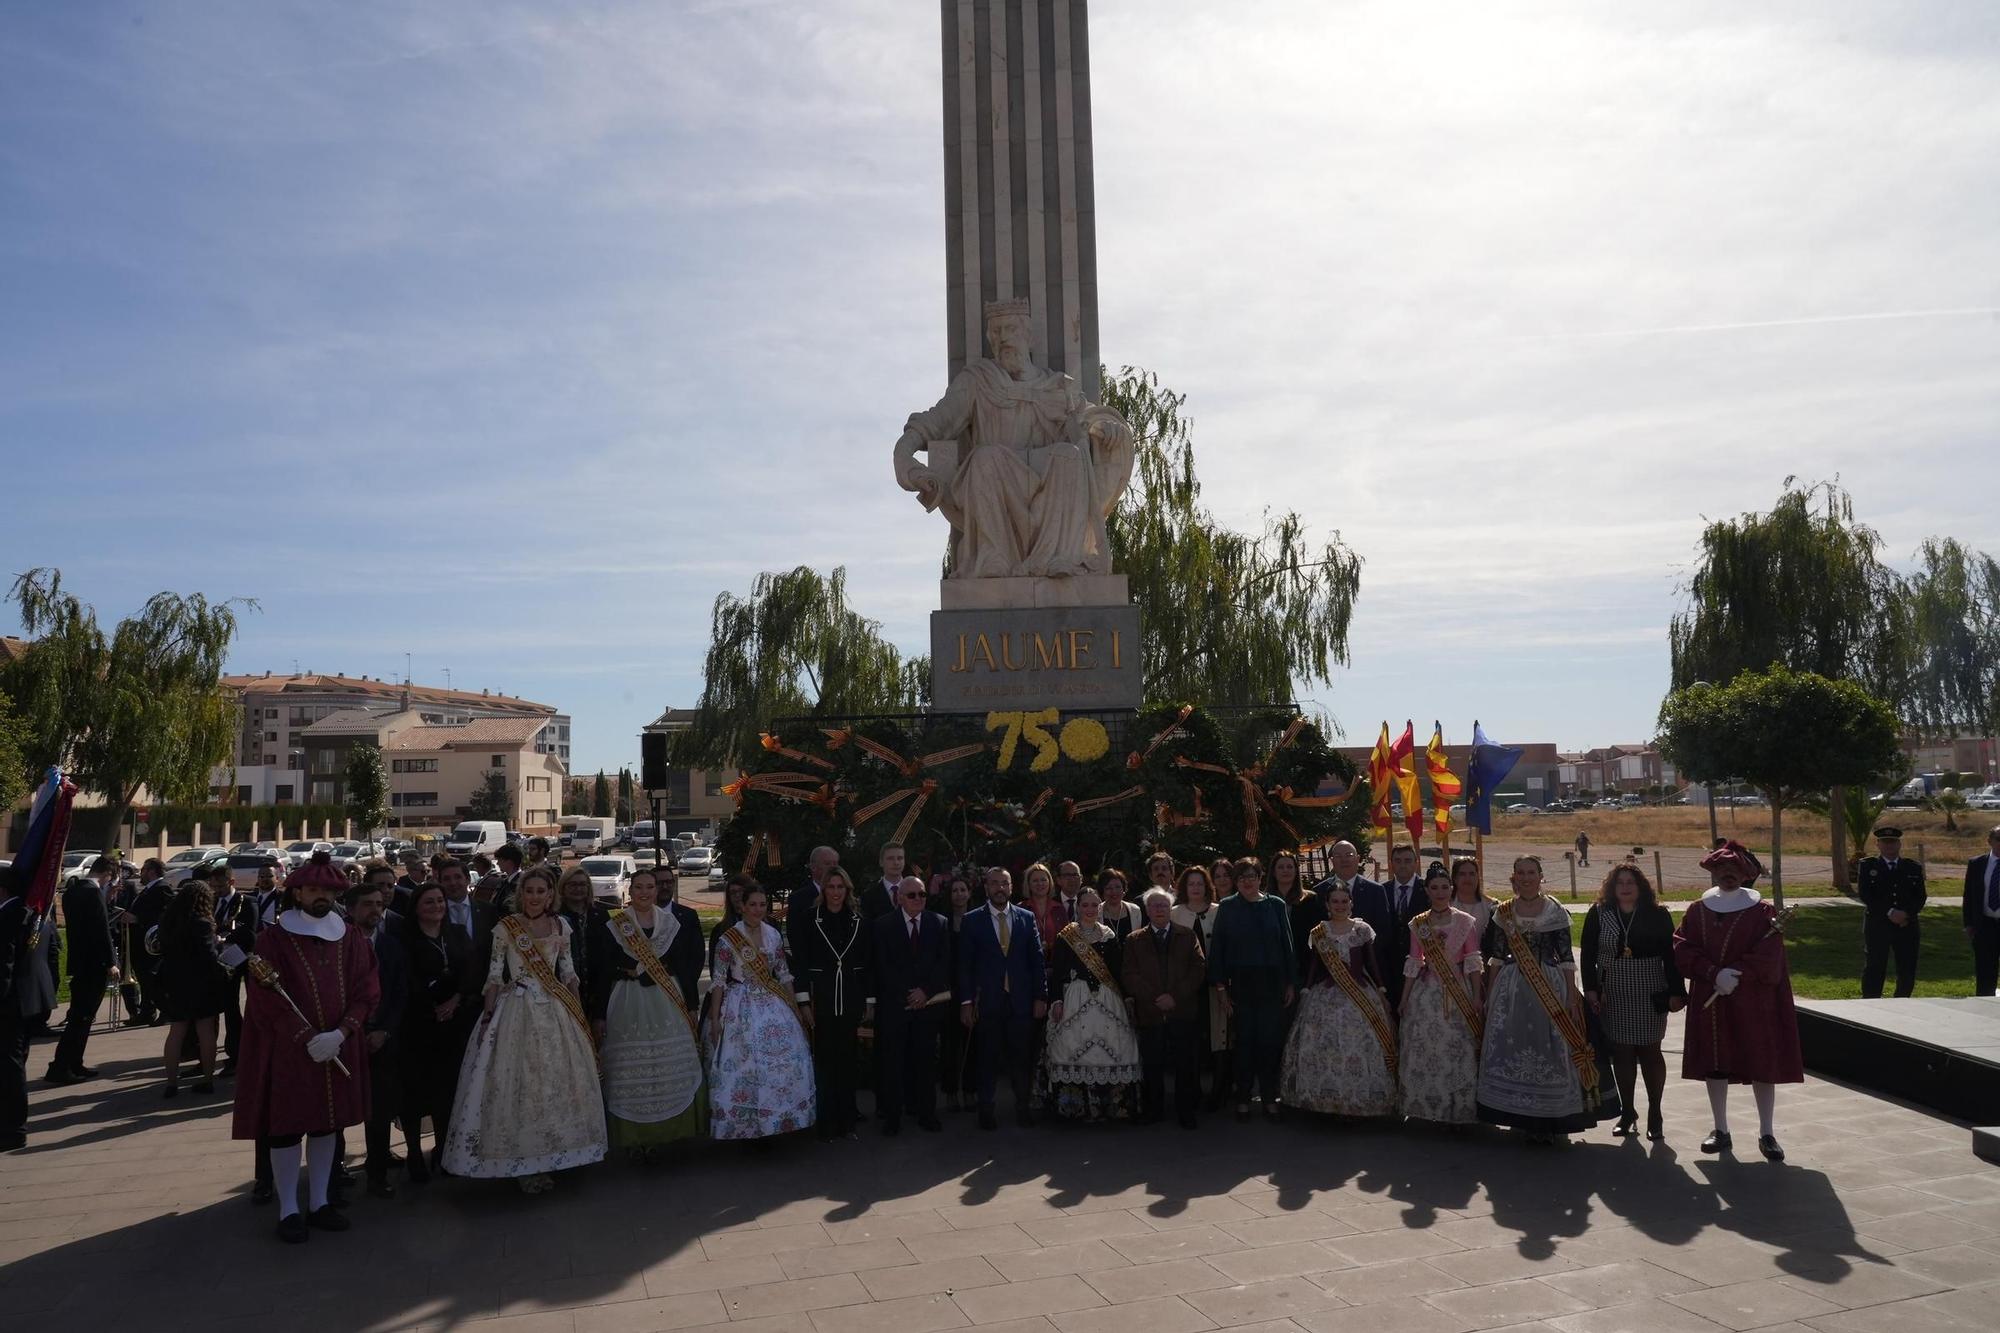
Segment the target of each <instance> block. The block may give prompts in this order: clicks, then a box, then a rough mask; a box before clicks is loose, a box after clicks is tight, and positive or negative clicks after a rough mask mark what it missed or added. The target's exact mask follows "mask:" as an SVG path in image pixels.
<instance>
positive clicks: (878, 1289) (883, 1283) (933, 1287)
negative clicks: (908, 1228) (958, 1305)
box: [858, 1255, 1007, 1301]
mask: <svg viewBox="0 0 2000 1333" xmlns="http://www.w3.org/2000/svg"><path fill="white" fill-rule="evenodd" d="M858 1276H859V1277H860V1279H861V1285H862V1286H864V1287H866V1288H868V1294H869V1295H871V1296H873V1297H874V1298H875V1299H876V1300H878V1301H890V1300H898V1299H901V1298H902V1297H904V1296H923V1295H929V1294H931V1293H934V1292H942V1293H944V1294H946V1295H950V1294H951V1293H952V1292H955V1291H970V1290H972V1289H973V1288H974V1287H997V1286H1000V1285H1001V1284H1002V1283H1004V1282H1006V1280H1007V1279H1006V1278H1004V1277H1001V1276H1000V1273H999V1271H998V1270H997V1269H995V1268H994V1267H993V1265H992V1263H991V1262H989V1261H988V1260H986V1259H984V1258H982V1257H980V1256H978V1255H973V1256H972V1257H971V1258H967V1259H933V1260H930V1261H928V1262H926V1263H920V1264H909V1265H907V1266H905V1267H902V1268H875V1269H870V1270H868V1271H866V1272H864V1273H860V1274H858Z"/></svg>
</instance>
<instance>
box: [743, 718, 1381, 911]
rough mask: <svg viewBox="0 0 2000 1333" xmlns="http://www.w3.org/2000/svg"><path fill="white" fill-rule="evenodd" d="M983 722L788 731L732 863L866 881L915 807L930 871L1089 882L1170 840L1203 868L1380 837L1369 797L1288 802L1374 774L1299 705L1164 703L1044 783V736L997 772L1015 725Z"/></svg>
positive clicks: (767, 768) (913, 841)
mask: <svg viewBox="0 0 2000 1333" xmlns="http://www.w3.org/2000/svg"><path fill="white" fill-rule="evenodd" d="M985 720H986V719H983V718H976V717H963V716H946V717H934V718H928V719H924V720H922V721H920V722H919V723H917V724H916V725H915V726H914V727H912V726H906V725H905V724H904V723H902V722H899V721H895V720H890V719H872V720H869V721H864V722H858V723H852V724H846V725H844V726H841V727H834V728H827V727H822V726H821V725H819V724H818V723H815V722H813V721H811V720H793V721H789V722H786V723H782V724H780V725H779V726H777V727H776V728H774V729H773V730H772V732H771V733H770V734H769V735H768V736H767V738H766V740H765V747H766V748H765V749H764V750H763V751H762V752H761V753H760V754H759V755H757V756H756V760H755V762H754V763H753V764H752V765H750V766H749V767H748V768H746V769H745V770H744V779H745V780H743V781H740V783H739V786H740V790H738V791H736V792H735V795H736V798H737V802H738V806H737V811H736V814H735V815H734V817H732V818H731V819H730V820H729V821H728V822H727V823H726V824H725V825H724V827H723V830H722V833H721V837H720V838H719V840H718V842H719V845H720V850H721V852H722V856H723V861H724V864H726V865H729V866H731V867H732V868H735V867H743V868H745V869H747V870H748V871H749V872H750V873H751V874H753V875H755V876H756V877H757V879H758V880H759V881H760V882H761V883H763V884H765V885H766V886H767V887H770V888H772V889H774V890H778V891H781V892H785V891H789V890H791V889H792V888H795V887H797V886H798V885H800V884H802V883H804V882H805V878H806V871H805V866H806V860H807V858H808V857H809V855H810V854H811V852H812V849H813V848H814V847H817V846H820V845H822V844H824V845H827V846H831V847H833V848H835V849H837V850H838V851H839V852H840V855H841V861H842V863H843V864H845V865H846V866H847V867H849V871H850V873H851V874H854V875H856V876H857V878H860V879H864V880H865V879H868V878H871V877H872V872H873V867H874V866H875V864H876V861H877V858H878V855H879V853H880V851H881V848H882V846H883V845H884V844H885V843H887V842H888V841H889V840H890V838H891V837H892V836H893V835H894V834H895V832H896V829H897V828H898V826H899V825H901V824H903V823H904V822H905V820H906V818H908V817H909V814H910V810H911V807H912V806H913V805H914V804H916V803H917V802H918V801H921V803H922V805H921V808H920V809H919V810H917V812H916V815H915V818H914V820H913V821H912V822H911V823H910V826H909V830H908V832H907V833H906V834H905V836H904V838H903V842H904V845H905V847H906V849H907V851H908V854H909V862H910V864H911V865H912V866H913V867H919V868H921V869H923V870H925V871H931V870H939V869H947V868H953V867H958V866H969V865H1006V866H1010V867H1013V868H1016V869H1019V868H1020V867H1023V866H1025V865H1027V864H1029V863H1032V862H1034V861H1038V860H1046V861H1050V862H1053V861H1056V860H1071V861H1075V862H1077V864H1078V865H1079V866H1081V867H1082V868H1083V870H1084V873H1085V874H1086V875H1093V874H1095V873H1096V872H1097V871H1099V870H1101V869H1104V868H1106V867H1117V868H1119V869H1121V870H1124V871H1125V872H1127V874H1129V875H1133V876H1135V877H1136V876H1137V875H1138V874H1139V873H1140V872H1141V870H1142V869H1143V866H1144V861H1145V858H1146V856H1147V855H1148V854H1150V853H1151V852H1152V851H1153V850H1155V849H1157V848H1164V849H1165V850H1166V851H1168V852H1169V853H1171V854H1172V855H1173V857H1174V859H1175V860H1176V861H1177V862H1179V863H1181V864H1188V863H1191V862H1200V863H1206V862H1208V861H1210V860H1213V859H1214V858H1216V857H1218V856H1225V855H1226V856H1232V857H1233V856H1242V855H1245V854H1255V855H1257V856H1260V857H1264V858H1266V859H1268V858H1269V857H1270V856H1271V855H1272V854H1273V853H1275V852H1278V851H1281V850H1296V849H1298V848H1300V847H1305V846H1314V845H1318V844H1320V843H1324V842H1329V841H1333V840H1335V839H1340V838H1345V839H1347V840H1349V841H1351V842H1353V843H1355V844H1356V845H1357V846H1361V847H1364V848H1365V845H1366V841H1365V840H1366V837H1367V827H1366V825H1367V811H1368V801H1367V793H1366V791H1365V790H1364V791H1362V792H1359V793H1356V794H1355V795H1354V796H1353V797H1352V799H1349V800H1347V801H1345V802H1344V803H1342V804H1340V805H1338V806H1333V807H1325V806H1313V805H1306V806H1300V805H1294V804H1291V803H1289V802H1287V801H1286V800H1285V793H1287V792H1289V793H1290V794H1291V795H1293V796H1295V797H1311V796H1312V795H1313V794H1314V793H1315V792H1317V791H1318V789H1319V787H1320V786H1321V784H1322V783H1325V782H1326V781H1327V780H1328V779H1337V780H1338V782H1339V783H1340V784H1342V785H1344V786H1346V787H1348V788H1352V787H1353V786H1354V785H1355V784H1356V783H1357V782H1360V781H1361V779H1360V778H1359V776H1358V775H1357V773H1356V772H1355V770H1354V766H1353V765H1352V764H1350V763H1349V762H1348V761H1347V760H1345V759H1343V758H1342V757H1341V756H1340V754H1339V753H1338V752H1337V751H1335V750H1334V749H1333V748H1332V747H1331V746H1330V745H1328V744H1327V741H1326V738H1325V736H1323V735H1322V734H1321V733H1320V730H1319V728H1318V727H1317V726H1315V725H1313V724H1312V723H1310V722H1305V721H1303V720H1302V719H1297V718H1295V716H1294V715H1293V714H1292V713H1290V712H1289V711H1285V710H1277V709H1272V710H1262V711H1258V712H1253V713H1250V714H1247V715H1239V716H1234V717H1231V718H1229V719H1227V720H1226V721H1225V720H1224V719H1221V718H1218V717H1216V716H1215V715H1213V714H1211V713H1209V712H1207V711H1206V710H1204V709H1201V708H1199V707H1194V706H1191V705H1161V706H1156V707H1152V708H1148V709H1146V710H1143V711H1142V712H1140V713H1139V714H1138V715H1137V717H1136V718H1134V719H1132V722H1131V725H1130V727H1129V735H1128V737H1127V744H1125V745H1124V746H1123V747H1120V746H1115V745H1114V746H1113V747H1111V749H1110V750H1109V751H1108V752H1107V753H1105V754H1104V755H1103V756H1102V757H1100V758H1097V759H1094V760H1091V761H1089V762H1077V761H1075V760H1073V759H1070V758H1068V757H1061V758H1058V759H1057V760H1056V762H1055V763H1054V764H1053V765H1052V766H1051V767H1049V768H1047V769H1046V770H1045V771H1043V772H1039V773H1037V772H1033V771H1031V768H1030V764H1031V762H1032V760H1033V756H1034V754H1035V753H1036V751H1037V745H1038V743H1034V742H1031V741H1030V740H1029V739H1028V738H1027V737H1026V736H1025V735H1023V736H1022V737H1021V738H1020V739H1018V740H1017V744H1016V747H1015V751H1014V754H1013V755H1012V762H1011V764H1010V765H1009V766H1008V767H1007V768H1006V769H1004V770H1003V769H1000V768H999V767H998V763H997V760H998V755H999V750H1000V744H1001V741H1002V739H1003V733H1002V731H1001V730H998V729H995V730H992V731H988V730H987V729H985V728H984V727H982V726H981V725H980V723H982V722H983V721H985ZM1060 726H1061V723H1060V722H1058V723H1056V724H1052V725H1049V726H1047V727H1046V728H1045V734H1046V735H1048V736H1050V737H1054V736H1055V735H1056V734H1057V733H1058V732H1059V729H1060ZM1288 734H1289V739H1286V737H1287V735H1288ZM1281 741H1282V743H1280V742H1281ZM970 747H978V748H977V749H971V750H970V752H969V753H965V754H961V755H957V756H955V757H954V756H952V752H953V751H957V750H963V749H970ZM1039 747H1040V748H1042V749H1046V742H1042V743H1039ZM786 751H791V752H792V753H790V754H787V753H786ZM926 760H930V761H931V762H928V763H926V762H924V761H926ZM1364 786H1365V784H1364ZM871 807H872V810H871ZM864 815H865V816H866V818H862V816H864ZM1163 815H1164V822H1163V820H1162V816H1163ZM1253 820H1254V822H1255V828H1254V830H1253V828H1252V827H1251V825H1252V822H1253ZM746 862H749V864H747V865H746Z"/></svg>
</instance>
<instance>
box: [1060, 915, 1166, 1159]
mask: <svg viewBox="0 0 2000 1333" xmlns="http://www.w3.org/2000/svg"><path fill="white" fill-rule="evenodd" d="M1103 911H1104V900H1103V899H1102V898H1101V897H1099V896H1098V893H1097V890H1096V889H1089V888H1087V889H1084V890H1083V891H1082V892H1081V893H1079V894H1077V896H1076V920H1074V921H1072V922H1070V923H1069V924H1068V925H1067V926H1064V927H1063V928H1062V931H1061V933H1059V934H1058V935H1057V936H1056V944H1055V948H1054V950H1053V951H1051V952H1050V954H1049V968H1048V972H1049V1001H1050V1003H1049V1032H1048V1044H1047V1047H1046V1055H1045V1058H1044V1062H1043V1069H1044V1072H1045V1074H1046V1078H1047V1088H1046V1091H1045V1092H1044V1094H1043V1097H1042V1104H1043V1105H1044V1106H1047V1107H1049V1108H1050V1109H1052V1110H1053V1111H1054V1112H1055V1113H1056V1115H1057V1116H1059V1117H1061V1118H1062V1119H1064V1120H1131V1119H1134V1118H1135V1117H1136V1116H1137V1115H1138V1113H1139V1085H1140V1082H1141V1079H1142V1076H1143V1073H1144V1071H1143V1070H1142V1069H1141V1067H1140V1064H1139V1035H1138V1033H1137V1031H1136V1030H1135V1029H1134V1028H1133V1026H1132V1016H1131V1014H1130V1013H1129V1012H1128V1011H1127V1010H1126V1007H1125V993H1124V992H1123V991H1122V990H1120V989H1119V986H1118V976H1119V972H1120V967H1121V965H1122V963H1123V962H1124V958H1123V952H1122V951H1123V946H1124V941H1123V940H1121V939H1120V938H1119V937H1118V936H1117V934H1116V933H1115V932H1114V931H1113V930H1112V929H1111V927H1109V926H1107V925H1105V924H1104V921H1103Z"/></svg>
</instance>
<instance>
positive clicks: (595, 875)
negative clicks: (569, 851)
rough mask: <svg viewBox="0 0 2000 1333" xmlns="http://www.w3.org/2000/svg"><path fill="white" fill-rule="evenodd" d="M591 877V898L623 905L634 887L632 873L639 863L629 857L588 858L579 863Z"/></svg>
mask: <svg viewBox="0 0 2000 1333" xmlns="http://www.w3.org/2000/svg"><path fill="white" fill-rule="evenodd" d="M577 864H578V865H580V866H582V867H583V869H584V871H585V873H586V874H588V875H589V876H590V892H591V896H592V897H595V898H598V899H600V900H603V901H609V902H618V903H622V902H624V901H625V893H626V890H628V889H629V888H631V887H632V872H633V871H634V870H636V869H637V868H638V863H637V862H636V861H634V860H633V859H632V858H631V857H629V856H586V857H584V858H583V860H581V861H579V862H577Z"/></svg>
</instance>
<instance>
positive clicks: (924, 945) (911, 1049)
mask: <svg viewBox="0 0 2000 1333" xmlns="http://www.w3.org/2000/svg"><path fill="white" fill-rule="evenodd" d="M924 896H925V894H924V882H923V881H922V880H920V879H918V878H917V877H916V876H914V875H909V876H905V877H904V878H903V880H902V881H901V883H899V884H898V885H897V888H896V910H895V911H894V912H892V913H890V914H888V915H886V916H878V917H876V918H875V920H874V921H873V922H872V923H871V924H870V926H869V929H870V930H872V931H874V933H875V934H874V938H873V939H871V940H870V941H869V943H870V944H871V945H872V946H873V959H874V966H875V1052H876V1060H877V1064H878V1066H879V1069H880V1072H881V1086H880V1094H881V1097H882V1105H881V1107H880V1108H879V1109H880V1112H881V1121H882V1132H883V1133H884V1134H896V1133H899V1132H900V1131H901V1130H902V1127H903V1113H904V1112H905V1111H907V1112H909V1113H910V1115H911V1116H913V1117H914V1118H915V1120H916V1122H917V1123H918V1124H919V1125H921V1126H923V1127H924V1128H925V1129H927V1130H938V1129H942V1128H943V1126H942V1125H940V1124H939V1123H938V1118H937V1054H938V1023H939V1015H941V1014H943V1013H944V1012H945V1005H946V1004H947V1003H949V1001H950V1000H951V931H950V929H949V928H948V927H947V926H946V925H945V921H944V918H943V917H941V916H939V915H938V914H937V913H935V912H926V911H925V910H924Z"/></svg>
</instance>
